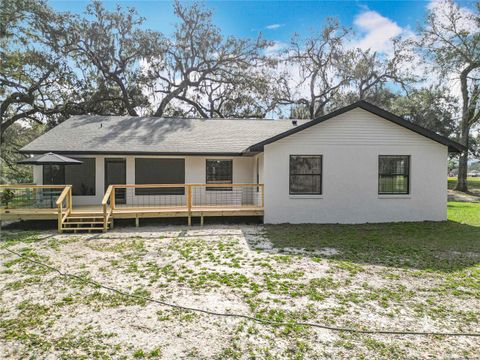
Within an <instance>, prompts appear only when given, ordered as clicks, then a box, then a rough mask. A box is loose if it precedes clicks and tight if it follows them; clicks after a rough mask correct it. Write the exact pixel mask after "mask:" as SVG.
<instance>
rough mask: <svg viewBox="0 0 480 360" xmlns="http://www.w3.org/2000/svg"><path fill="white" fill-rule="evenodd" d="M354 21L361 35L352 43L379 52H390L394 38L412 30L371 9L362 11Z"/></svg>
mask: <svg viewBox="0 0 480 360" xmlns="http://www.w3.org/2000/svg"><path fill="white" fill-rule="evenodd" d="M353 23H354V25H355V26H356V27H357V28H358V31H359V33H360V34H361V35H360V38H358V39H357V41H355V42H354V43H353V44H352V45H353V46H354V47H358V48H361V49H372V50H373V51H378V52H385V53H388V52H389V51H391V49H392V39H393V38H395V37H397V36H399V35H406V34H407V33H409V32H410V31H409V30H407V29H404V28H402V27H400V26H399V25H398V24H397V23H396V22H394V21H393V20H391V19H389V18H387V17H385V16H382V15H380V14H379V13H378V12H376V11H371V10H365V11H363V12H361V13H360V14H359V15H357V16H356V17H355V19H354V22H353Z"/></svg>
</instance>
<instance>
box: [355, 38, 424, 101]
mask: <svg viewBox="0 0 480 360" xmlns="http://www.w3.org/2000/svg"><path fill="white" fill-rule="evenodd" d="M392 44H393V50H392V52H391V53H388V54H379V53H377V52H375V51H371V50H370V49H367V50H363V49H358V48H357V49H354V50H352V51H349V52H348V53H347V57H348V60H347V61H348V63H347V65H346V69H348V72H349V76H348V77H349V79H350V82H349V85H350V86H351V87H352V88H353V93H354V94H355V95H356V97H357V100H367V99H369V98H374V97H375V93H378V92H380V91H382V90H383V89H384V88H385V86H386V85H387V84H395V85H397V86H400V87H401V88H402V90H403V91H405V92H408V90H409V87H410V85H411V84H412V83H413V82H414V81H415V79H414V78H413V77H412V76H411V75H410V73H409V71H408V69H407V64H409V63H411V62H412V60H413V57H412V55H411V52H410V51H409V46H410V41H402V40H401V39H398V38H397V39H393V41H392Z"/></svg>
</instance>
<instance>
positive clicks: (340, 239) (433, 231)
mask: <svg viewBox="0 0 480 360" xmlns="http://www.w3.org/2000/svg"><path fill="white" fill-rule="evenodd" d="M266 232H267V237H268V238H269V239H270V241H272V243H273V245H274V247H276V248H285V247H296V248H306V249H307V250H316V249H321V248H325V247H332V248H335V249H337V250H339V251H340V254H338V255H335V256H332V257H331V258H332V259H335V260H341V261H348V262H353V263H357V264H374V265H385V266H393V267H402V268H415V269H428V270H433V271H446V272H448V271H455V270H458V269H463V268H466V267H470V266H474V265H476V264H477V263H478V256H480V204H478V203H462V202H449V204H448V221H446V222H418V223H414V222H410V223H387V224H362V225H338V224H335V225H315V224H303V225H266ZM472 254H473V256H472Z"/></svg>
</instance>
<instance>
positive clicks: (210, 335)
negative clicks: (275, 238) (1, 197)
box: [0, 226, 480, 359]
mask: <svg viewBox="0 0 480 360" xmlns="http://www.w3.org/2000/svg"><path fill="white" fill-rule="evenodd" d="M8 236H12V234H10V235H9V234H8V233H4V239H5V238H6V237H8ZM2 246H3V247H2V248H0V262H1V265H0V301H1V303H0V306H1V307H0V317H1V320H0V358H5V359H23V358H46V359H57V358H66V359H71V358H114V359H117V358H118V359H120V358H132V357H135V358H164V359H230V358H240V359H247V358H259V359H267V358H273V359H275V358H278V359H284V358H298V359H300V358H306V359H325V358H333V359H339V358H342V359H347V358H373V359H395V358H401V359H404V358H412V359H420V358H421V359H425V358H432V359H478V358H479V356H478V349H480V338H468V337H457V338H453V337H440V336H427V337H415V336H397V335H361V334H352V333H346V332H332V331H329V330H324V329H315V328H309V327H302V326H296V325H294V324H293V323H294V322H295V321H308V322H316V323H321V324H330V325H337V326H345V327H356V328H362V329H391V330H404V329H409V330H414V331H438V332H443V331H459V332H460V331H463V332H468V331H470V332H473V331H476V332H479V331H480V329H479V325H478V320H479V315H480V314H479V309H480V299H479V292H478V288H475V287H474V288H470V287H469V286H470V285H465V287H464V288H463V289H461V288H459V287H458V286H457V285H455V286H454V287H453V288H452V286H449V285H450V284H451V282H449V280H448V279H449V278H448V276H450V275H448V276H446V275H445V274H436V273H429V272H423V271H419V270H416V269H400V268H395V267H384V266H375V265H369V264H355V263H348V262H345V261H340V260H337V259H335V256H336V255H338V254H339V251H338V250H337V249H335V248H323V249H320V250H317V251H316V252H314V253H312V252H306V251H304V250H303V249H298V248H285V249H273V248H272V244H271V243H270V242H269V240H268V239H267V238H266V237H265V233H264V229H263V227H262V226H209V227H205V228H190V229H188V228H185V227H164V228H159V227H155V228H154V227H143V228H140V229H132V228H125V229H119V230H115V231H111V232H109V233H106V234H85V235H78V234H75V235H65V234H64V235H59V234H56V233H53V232H41V233H39V235H33V236H31V237H27V238H25V237H24V238H23V239H22V240H21V241H10V242H6V243H5V242H4V243H3V244H2ZM5 247H8V248H10V249H12V250H15V251H20V252H22V253H24V254H26V255H29V256H31V257H34V258H35V259H37V260H40V261H43V262H47V263H48V264H50V265H52V266H55V267H57V268H59V269H60V270H61V271H65V272H69V273H72V274H77V275H81V276H84V277H85V278H89V279H92V280H95V281H97V282H100V283H102V284H105V285H108V286H112V287H115V288H118V289H122V290H125V291H128V292H131V293H134V294H137V295H142V296H148V297H152V298H155V299H159V300H162V301H166V302H169V303H174V304H179V305H183V306H189V307H195V308H200V309H207V310H212V311H218V312H226V313H240V314H247V315H251V316H256V317H261V318H264V319H268V320H274V321H280V322H290V323H292V324H291V325H288V326H277V327H273V326H268V325H262V324H258V323H255V322H252V321H249V320H245V319H238V318H223V317H215V316H211V315H206V314H201V313H195V312H186V311H183V310H178V309H174V308H170V307H166V306H162V305H159V304H155V303H151V302H145V301H142V300H141V299H138V298H128V297H124V296H121V295H118V294H116V293H112V292H109V291H106V290H103V289H100V288H95V287H93V286H90V285H86V284H85V283H83V282H81V281H74V280H70V279H65V278H63V277H61V276H59V275H58V274H57V273H55V272H52V271H48V270H46V269H44V268H41V267H39V266H35V265H32V264H31V263H28V262H26V261H24V260H21V259H18V258H16V257H15V256H13V255H11V254H10V253H8V252H7V251H5ZM474 256H477V255H476V254H474ZM473 276H475V275H473ZM455 284H456V283H455Z"/></svg>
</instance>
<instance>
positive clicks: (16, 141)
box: [0, 123, 45, 184]
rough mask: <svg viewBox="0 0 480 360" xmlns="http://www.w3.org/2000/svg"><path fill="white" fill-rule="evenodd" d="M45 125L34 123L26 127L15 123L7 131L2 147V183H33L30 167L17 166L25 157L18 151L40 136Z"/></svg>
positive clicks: (0, 169) (0, 166)
mask: <svg viewBox="0 0 480 360" xmlns="http://www.w3.org/2000/svg"><path fill="white" fill-rule="evenodd" d="M44 129H45V125H43V124H38V123H33V124H32V126H25V125H21V124H19V123H14V124H12V125H11V126H9V127H8V129H7V130H5V134H4V140H3V141H2V143H1V145H0V153H1V155H2V156H1V158H0V183H4V184H5V183H6V184H11V183H32V182H33V177H32V169H31V166H29V165H17V161H18V160H23V159H25V155H22V154H20V153H19V152H18V151H19V150H20V149H21V148H22V147H23V146H25V145H27V144H28V143H29V142H31V141H33V140H34V139H35V138H37V137H38V136H40V135H41V134H42V133H43V131H44Z"/></svg>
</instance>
